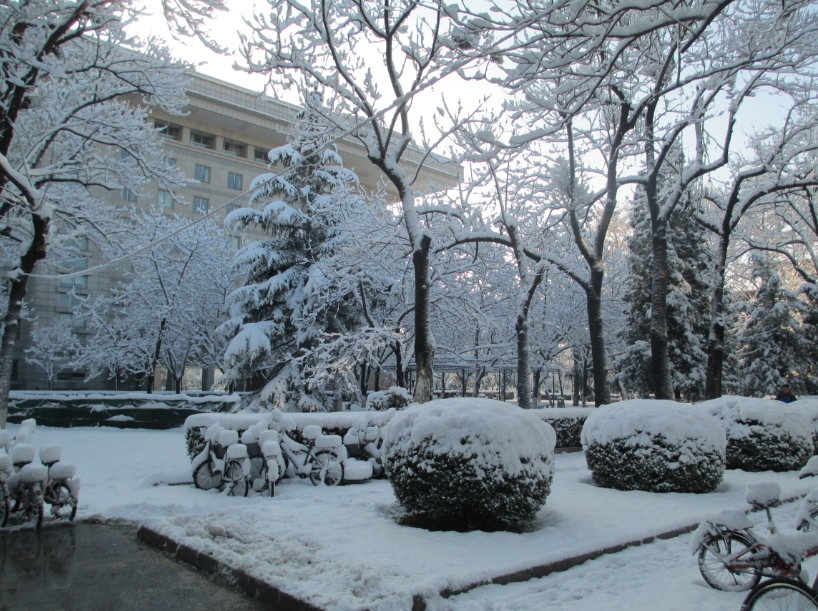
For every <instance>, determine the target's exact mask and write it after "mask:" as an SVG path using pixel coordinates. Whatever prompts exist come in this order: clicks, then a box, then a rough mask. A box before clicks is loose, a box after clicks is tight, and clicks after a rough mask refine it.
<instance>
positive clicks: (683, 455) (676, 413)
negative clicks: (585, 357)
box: [582, 399, 726, 492]
mask: <svg viewBox="0 0 818 611" xmlns="http://www.w3.org/2000/svg"><path fill="white" fill-rule="evenodd" d="M725 445H726V442H725V436H724V431H723V430H722V429H721V427H720V426H719V423H718V421H717V420H716V419H715V418H712V417H711V416H710V415H708V414H707V413H705V412H703V411H702V410H699V409H697V408H695V407H691V406H689V405H685V404H682V403H676V402H674V401H659V400H651V399H633V400H630V401H622V402H621V403H616V404H613V405H608V406H604V407H601V408H599V409H598V410H596V411H595V412H594V413H592V414H591V415H590V416H588V419H587V420H586V421H585V426H584V427H583V428H582V447H583V449H584V450H585V459H586V461H587V463H588V468H589V469H590V470H591V472H592V473H593V477H594V482H596V483H597V484H598V485H600V486H603V487H605V488H616V489H618V490H647V491H649V492H710V491H712V490H715V489H716V487H717V486H718V485H719V483H721V480H722V477H723V476H724V451H725Z"/></svg>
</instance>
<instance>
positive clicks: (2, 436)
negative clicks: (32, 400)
mask: <svg viewBox="0 0 818 611" xmlns="http://www.w3.org/2000/svg"><path fill="white" fill-rule="evenodd" d="M36 426H37V423H36V421H35V420H34V419H33V418H32V419H29V420H24V421H23V422H22V423H21V425H20V428H19V429H18V430H17V434H16V435H15V436H14V437H12V436H11V435H10V434H9V433H8V432H7V431H5V430H2V431H0V527H4V526H6V524H7V523H8V521H9V517H11V516H13V517H14V518H15V519H16V520H19V522H21V523H25V522H30V521H34V523H35V526H36V527H37V528H39V527H40V525H41V524H42V522H43V515H44V513H45V505H49V507H50V508H51V515H52V516H53V517H54V518H55V519H68V520H73V519H74V517H75V516H76V515H77V505H78V503H79V491H80V479H79V478H77V477H74V475H75V474H76V471H77V469H76V467H75V466H74V465H73V464H70V463H64V462H62V460H61V459H62V447H61V446H59V445H57V444H50V445H46V446H43V447H42V448H41V449H40V452H39V457H40V463H41V464H39V465H37V464H35V463H34V458H35V456H36V454H37V450H36V449H35V447H34V446H33V445H32V444H31V443H30V442H31V436H32V434H33V433H34V429H35V427H36Z"/></svg>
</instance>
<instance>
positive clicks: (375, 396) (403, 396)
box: [366, 386, 412, 412]
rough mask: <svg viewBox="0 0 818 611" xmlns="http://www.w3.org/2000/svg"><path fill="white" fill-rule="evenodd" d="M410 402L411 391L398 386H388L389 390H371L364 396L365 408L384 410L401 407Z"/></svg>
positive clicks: (377, 410)
mask: <svg viewBox="0 0 818 611" xmlns="http://www.w3.org/2000/svg"><path fill="white" fill-rule="evenodd" d="M411 402H412V393H410V392H409V391H408V390H406V389H405V388H402V387H400V386H390V387H389V390H379V391H378V392H371V393H369V394H368V395H367V397H366V409H368V410H372V411H376V412H385V411H386V410H388V409H389V408H391V407H394V408H395V409H401V408H403V407H406V406H407V405H409V404H410V403H411Z"/></svg>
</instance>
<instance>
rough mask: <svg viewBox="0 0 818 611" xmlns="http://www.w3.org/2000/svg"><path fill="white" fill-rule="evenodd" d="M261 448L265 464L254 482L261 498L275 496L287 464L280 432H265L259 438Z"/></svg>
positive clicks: (254, 486) (254, 488) (254, 487)
mask: <svg viewBox="0 0 818 611" xmlns="http://www.w3.org/2000/svg"><path fill="white" fill-rule="evenodd" d="M258 443H259V446H260V447H261V454H262V457H263V463H262V466H261V469H260V471H259V477H258V478H257V479H255V480H253V490H255V491H256V492H258V493H259V494H260V495H261V496H270V497H273V496H275V487H276V484H277V483H278V482H280V481H281V480H282V479H283V477H284V475H285V473H286V471H287V462H286V460H285V458H284V455H283V454H282V452H281V440H280V438H279V435H278V431H275V430H267V431H263V432H262V433H261V435H260V436H259V440H258Z"/></svg>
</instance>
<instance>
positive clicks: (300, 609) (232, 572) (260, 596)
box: [136, 526, 426, 611]
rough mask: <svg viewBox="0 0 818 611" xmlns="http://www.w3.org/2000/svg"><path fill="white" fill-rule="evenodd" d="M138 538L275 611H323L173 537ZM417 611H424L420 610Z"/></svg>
mask: <svg viewBox="0 0 818 611" xmlns="http://www.w3.org/2000/svg"><path fill="white" fill-rule="evenodd" d="M136 538H137V539H139V540H140V541H142V542H143V543H146V544H148V545H150V546H151V547H154V548H156V549H158V550H160V551H163V552H168V553H169V554H171V555H173V556H175V557H176V558H177V559H178V560H181V561H182V562H185V563H187V564H190V565H192V566H194V567H196V568H197V569H199V570H201V571H204V572H205V573H210V574H216V573H218V574H220V575H223V576H225V577H227V578H228V579H229V580H231V581H233V582H235V583H236V585H238V587H239V588H241V589H242V590H243V591H244V592H245V593H246V594H247V595H248V596H251V597H253V598H256V599H257V600H260V601H261V602H263V603H266V604H268V605H270V606H271V607H272V608H273V609H274V610H275V611H323V610H322V609H320V608H319V607H316V606H314V605H311V604H310V603H308V602H305V601H303V600H301V599H298V598H295V597H294V596H291V595H290V594H287V593H286V592H282V591H281V590H279V589H278V588H275V587H273V586H271V585H270V584H268V583H265V582H263V581H261V580H259V579H256V578H255V577H252V576H251V575H248V574H247V573H245V572H244V571H242V570H239V569H234V568H232V567H230V566H228V565H226V564H224V563H223V562H220V561H219V560H216V559H215V558H213V557H211V556H208V555H207V554H203V553H201V552H197V551H196V550H194V549H193V548H191V547H188V546H187V545H180V544H179V543H177V542H176V541H174V540H173V539H171V538H170V537H166V536H165V535H162V534H160V533H158V532H156V531H155V530H151V529H150V528H148V527H147V526H140V527H139V530H137V531H136ZM417 599H418V600H419V601H420V603H421V604H422V605H423V606H422V608H425V607H426V604H425V602H423V600H422V599H420V597H417ZM415 607H416V605H413V609H415ZM415 611H420V609H417V610H415Z"/></svg>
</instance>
